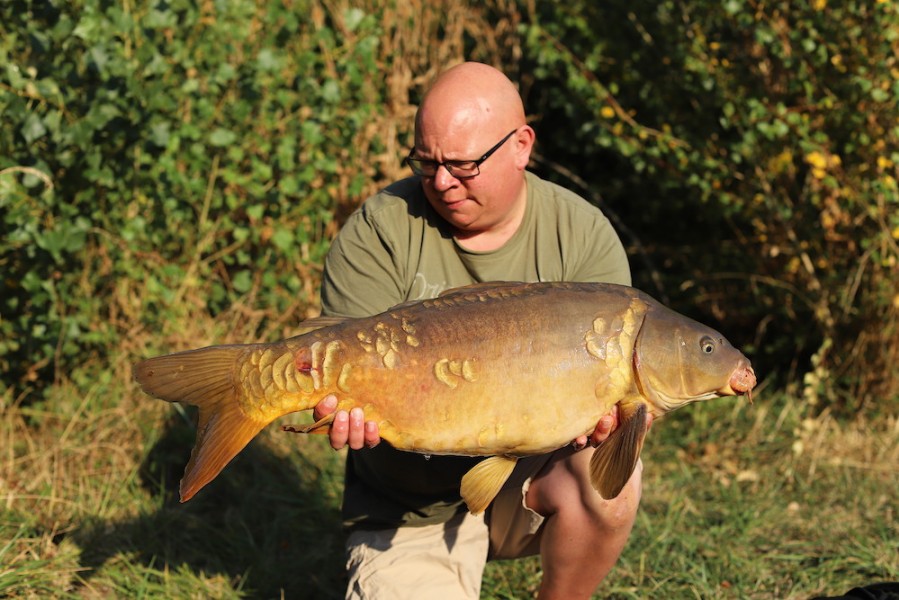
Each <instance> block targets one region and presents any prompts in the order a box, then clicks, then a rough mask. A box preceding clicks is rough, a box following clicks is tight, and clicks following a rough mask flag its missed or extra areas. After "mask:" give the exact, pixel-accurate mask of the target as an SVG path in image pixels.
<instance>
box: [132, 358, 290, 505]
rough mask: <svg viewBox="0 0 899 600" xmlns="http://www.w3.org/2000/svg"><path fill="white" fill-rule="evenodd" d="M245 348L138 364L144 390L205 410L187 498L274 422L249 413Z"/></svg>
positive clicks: (184, 490) (186, 482) (184, 485)
mask: <svg viewBox="0 0 899 600" xmlns="http://www.w3.org/2000/svg"><path fill="white" fill-rule="evenodd" d="M245 349H246V347H245V346H212V347H209V348H201V349H199V350H190V351H188V352H179V353H177V354H169V355H166V356H158V357H156V358H150V359H148V360H145V361H142V362H140V363H138V364H137V365H135V366H134V379H135V380H136V381H137V382H138V383H139V384H140V386H141V388H142V389H143V390H144V392H146V393H147V394H150V395H151V396H155V397H157V398H160V399H162V400H166V401H168V402H183V403H186V404H192V405H194V406H196V407H197V408H199V410H200V416H199V420H198V422H197V441H196V444H194V448H193V450H192V451H191V454H190V461H189V462H188V463H187V467H186V468H185V469H184V477H183V478H182V479H181V502H187V501H188V500H190V499H191V498H192V497H193V495H194V494H196V493H197V492H198V491H199V490H200V489H201V488H202V487H203V486H205V485H206V484H207V483H209V482H210V481H212V480H213V479H215V477H216V475H218V474H219V472H221V470H222V469H224V468H225V465H227V464H228V463H229V462H230V461H231V459H232V458H234V457H235V456H236V455H237V453H238V452H240V451H241V450H243V449H244V447H245V446H246V445H247V444H248V443H249V442H250V440H252V439H253V438H254V437H256V435H257V434H258V433H259V432H260V431H262V429H263V428H264V427H265V426H266V425H268V424H269V423H270V422H271V420H269V421H260V420H257V419H252V418H250V417H248V416H247V415H246V414H245V413H244V412H243V410H241V407H240V403H239V402H238V394H239V393H240V387H239V386H238V385H237V381H236V378H235V371H236V368H237V362H238V359H239V358H240V356H241V355H242V353H243V352H244V351H245ZM272 420H274V419H272Z"/></svg>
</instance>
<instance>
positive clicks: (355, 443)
mask: <svg viewBox="0 0 899 600" xmlns="http://www.w3.org/2000/svg"><path fill="white" fill-rule="evenodd" d="M364 419H365V413H363V412H362V409H361V408H359V407H356V408H354V409H353V410H351V411H350V431H349V435H348V436H347V443H348V444H349V446H350V448H352V449H353V450H358V449H360V448H361V447H362V446H363V444H364V443H365V429H364V427H365V423H364V422H363V421H364Z"/></svg>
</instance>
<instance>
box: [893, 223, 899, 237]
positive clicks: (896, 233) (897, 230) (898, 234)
mask: <svg viewBox="0 0 899 600" xmlns="http://www.w3.org/2000/svg"><path fill="white" fill-rule="evenodd" d="M891 235H892V236H893V239H894V240H899V225H897V226H896V227H894V228H893V232H892V234H891Z"/></svg>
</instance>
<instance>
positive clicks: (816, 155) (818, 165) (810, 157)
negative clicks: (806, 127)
mask: <svg viewBox="0 0 899 600" xmlns="http://www.w3.org/2000/svg"><path fill="white" fill-rule="evenodd" d="M805 162H807V163H808V164H810V165H811V166H812V167H813V168H815V169H824V168H825V167H827V157H826V156H824V155H823V154H822V153H820V152H818V151H817V150H815V151H814V152H809V153H808V154H806V155H805Z"/></svg>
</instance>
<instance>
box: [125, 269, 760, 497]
mask: <svg viewBox="0 0 899 600" xmlns="http://www.w3.org/2000/svg"><path fill="white" fill-rule="evenodd" d="M134 376H135V378H136V379H137V381H138V383H140V385H141V387H142V388H143V389H144V391H145V392H147V393H148V394H151V395H153V396H156V397H158V398H161V399H163V400H167V401H169V402H184V403H187V404H193V405H196V406H197V407H199V423H198V428H197V441H196V445H195V446H194V449H193V452H192V453H191V457H190V462H188V464H187V468H186V469H185V472H184V478H183V479H182V480H181V500H182V502H183V501H186V500H189V499H190V498H191V497H192V496H193V495H194V494H196V493H197V491H198V490H200V488H202V487H203V486H204V485H206V484H207V483H209V482H210V481H211V480H212V479H214V478H215V476H216V475H218V473H219V472H220V471H221V470H222V469H223V468H224V467H225V465H226V464H228V462H229V461H230V460H231V459H232V458H233V457H234V456H235V455H236V454H237V453H238V452H240V451H241V450H242V449H243V448H244V446H246V445H247V443H249V441H250V440H251V439H252V438H253V437H255V436H256V435H257V434H258V433H259V432H260V431H261V430H262V429H263V428H264V427H265V426H267V425H268V424H270V423H271V422H272V421H274V420H275V419H277V418H278V417H281V416H283V415H286V414H288V413H292V412H295V411H301V410H307V409H311V408H313V407H314V406H315V405H316V404H317V403H318V402H319V401H320V400H321V399H322V398H323V397H324V396H326V395H328V394H335V395H336V396H337V398H338V401H339V402H338V408H339V409H345V410H349V409H351V408H353V407H357V406H358V407H361V408H362V409H363V410H364V411H365V419H366V420H373V421H376V422H377V423H378V428H379V431H380V435H381V438H382V439H383V440H385V441H387V442H389V443H390V444H391V445H392V446H394V447H396V448H398V449H400V450H408V451H412V452H419V453H422V454H428V455H430V454H459V455H468V456H491V457H492V458H489V459H487V460H485V461H481V462H480V463H478V464H477V465H476V466H475V467H474V468H473V469H472V470H471V471H469V472H468V473H467V474H466V475H465V477H464V478H463V480H462V488H461V494H462V497H463V498H464V499H465V502H466V503H467V505H468V508H469V510H471V511H472V512H474V513H479V512H481V511H483V510H484V509H486V508H487V506H488V505H489V504H490V502H491V501H492V500H493V498H494V497H495V495H496V494H497V493H498V492H499V489H500V488H501V487H502V485H503V483H504V482H505V480H506V479H507V478H508V476H509V474H510V473H511V472H512V468H513V467H514V466H515V462H516V460H517V459H518V457H521V456H525V455H531V454H541V453H546V452H550V451H553V450H556V449H558V448H560V447H562V446H564V445H566V444H569V443H571V441H572V440H574V439H575V438H577V437H579V436H581V435H584V434H589V433H590V432H591V431H592V430H593V428H594V427H595V426H596V423H597V422H598V421H599V419H600V417H602V416H603V415H605V414H607V413H608V412H609V411H610V410H611V408H612V407H613V405H615V404H618V406H619V421H620V424H619V427H618V428H617V429H616V430H615V431H614V432H613V433H612V435H611V436H610V437H609V439H607V440H606V441H605V442H604V443H603V444H601V445H600V446H599V447H598V448H597V450H596V451H595V452H594V454H593V457H592V459H591V463H590V470H591V473H590V477H591V482H592V484H593V486H594V487H595V488H596V489H597V490H598V491H599V493H600V494H601V495H602V496H603V497H605V498H613V497H615V496H617V495H618V493H619V492H620V491H621V489H622V487H624V484H625V483H626V482H627V480H628V479H629V478H630V475H631V473H632V472H633V470H634V467H635V465H636V463H637V460H638V458H639V455H640V451H641V449H642V447H643V438H644V436H645V434H646V413H647V412H649V413H652V414H653V415H654V416H661V415H662V414H664V413H666V412H668V411H670V410H672V409H675V408H677V407H679V406H683V405H685V404H688V403H690V402H695V401H698V400H707V399H710V398H715V397H719V396H727V395H738V394H743V393H746V392H750V393H751V390H752V388H753V387H754V386H755V382H756V379H755V374H754V372H753V370H752V367H751V366H750V364H749V361H748V360H747V359H746V357H744V356H743V355H742V354H741V353H740V352H739V351H738V350H736V349H735V348H734V347H733V346H731V345H730V343H728V342H727V340H725V339H724V337H723V336H722V335H721V334H720V333H718V332H717V331H715V330H713V329H710V328H709V327H706V326H704V325H702V324H700V323H697V322H695V321H693V320H691V319H688V318H687V317H684V316H683V315H680V314H678V313H676V312H674V311H672V310H670V309H668V308H666V307H665V306H663V305H661V304H659V303H658V302H656V301H655V300H653V299H652V298H650V297H649V296H648V295H646V294H644V293H642V292H640V291H638V290H636V289H634V288H630V287H625V286H619V285H613V284H605V283H492V284H489V283H488V284H475V285H472V286H467V287H463V288H457V289H454V290H450V291H448V292H445V293H444V294H442V295H441V296H439V297H437V298H435V299H432V300H423V301H420V302H412V303H407V304H402V305H399V306H396V307H394V308H392V309H390V310H388V311H386V312H384V313H381V314H379V315H375V316H373V317H367V318H361V319H335V318H327V317H324V318H319V319H312V320H310V321H306V322H305V323H303V328H302V333H301V334H300V335H297V336H296V337H292V338H289V339H286V340H282V341H279V342H274V343H271V344H246V345H228V346H211V347H208V348H201V349H199V350H190V351H186V352H180V353H177V354H170V355H166V356H159V357H156V358H151V359H148V360H145V361H143V362H141V363H139V364H137V365H136V366H135V368H134ZM332 418H333V415H332V416H331V417H328V418H325V419H323V420H322V421H320V422H318V423H315V424H313V425H310V426H308V427H305V428H302V429H300V431H303V432H307V433H308V432H321V431H326V430H327V428H328V426H329V424H330V422H331V419H332Z"/></svg>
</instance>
